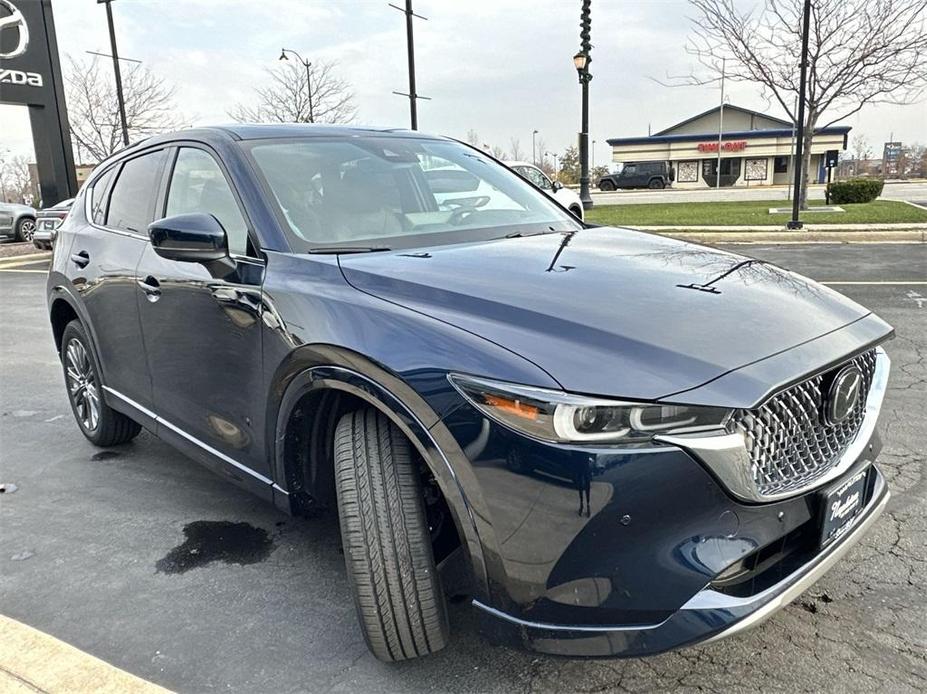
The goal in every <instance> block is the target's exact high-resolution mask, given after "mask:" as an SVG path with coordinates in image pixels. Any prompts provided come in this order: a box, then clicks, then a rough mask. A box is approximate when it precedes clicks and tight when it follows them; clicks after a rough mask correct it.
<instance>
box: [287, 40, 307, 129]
mask: <svg viewBox="0 0 927 694" xmlns="http://www.w3.org/2000/svg"><path fill="white" fill-rule="evenodd" d="M287 53H292V54H293V55H294V56H296V59H297V60H298V61H299V62H301V63H302V64H303V65H304V66H305V68H306V93H307V95H308V99H309V122H310V123H315V114H314V113H313V111H312V73H311V72H310V70H309V68H311V67H312V63H310V62H309V61H308V60H306V59H305V58H303V57H302V56H301V55H300V54H299V53H297V52H296V51H293V50H290V49H289V48H281V49H280V58H279V60H289V57H287Z"/></svg>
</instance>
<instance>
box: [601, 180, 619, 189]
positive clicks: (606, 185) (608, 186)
mask: <svg viewBox="0 0 927 694" xmlns="http://www.w3.org/2000/svg"><path fill="white" fill-rule="evenodd" d="M599 190H605V191H609V192H611V191H613V190H615V184H614V183H613V182H612V181H609V180H607V179H606V180H604V181H600V182H599Z"/></svg>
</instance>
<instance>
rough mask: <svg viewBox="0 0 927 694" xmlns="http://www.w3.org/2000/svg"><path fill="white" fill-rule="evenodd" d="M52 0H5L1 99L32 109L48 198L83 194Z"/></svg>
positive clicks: (1, 3) (0, 14) (0, 25)
mask: <svg viewBox="0 0 927 694" xmlns="http://www.w3.org/2000/svg"><path fill="white" fill-rule="evenodd" d="M51 2H52V0H0V103H4V104H17V105H20V106H25V107H27V108H28V109H29V123H30V124H31V126H32V142H33V147H34V150H35V158H36V166H37V168H38V174H39V187H40V189H41V198H42V203H43V204H45V205H53V204H55V203H56V202H59V201H61V200H63V199H65V198H70V197H74V195H75V194H76V193H77V181H76V180H75V177H74V158H73V155H72V153H71V135H70V130H69V128H68V113H67V106H66V105H65V98H64V80H63V79H62V78H61V63H60V61H59V60H58V42H57V40H56V38H55V20H54V16H53V15H52V7H51Z"/></svg>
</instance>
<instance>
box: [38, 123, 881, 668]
mask: <svg viewBox="0 0 927 694" xmlns="http://www.w3.org/2000/svg"><path fill="white" fill-rule="evenodd" d="M48 301H49V307H50V313H51V322H52V325H53V328H54V336H55V341H56V344H57V347H58V350H59V354H60V355H61V360H62V363H63V365H64V372H65V380H66V383H67V388H68V394H69V397H70V401H71V405H72V407H73V410H74V414H75V417H76V419H77V423H78V425H79V427H80V429H81V431H82V432H83V433H84V435H85V436H86V437H87V438H88V439H89V440H90V441H92V442H93V443H95V444H97V445H99V446H114V445H117V444H122V443H126V442H128V441H129V440H131V439H132V438H133V437H134V436H135V435H136V434H137V433H138V432H139V430H140V428H141V427H144V428H146V429H148V430H150V431H151V432H153V433H155V434H156V435H157V436H159V437H160V438H162V439H164V440H166V441H168V442H170V443H172V444H173V445H175V446H176V447H177V448H179V449H180V450H182V451H184V452H185V453H187V454H188V455H190V456H191V457H193V458H195V459H196V460H198V461H200V462H202V463H203V464H205V465H207V466H208V467H210V468H212V469H213V470H215V471H216V472H218V473H220V474H222V475H224V476H226V477H227V478H229V479H230V480H232V481H234V482H236V483H237V484H240V485H242V486H244V487H246V488H248V489H250V490H251V491H253V492H254V493H255V494H257V495H258V496H261V497H263V498H265V499H267V500H268V501H271V502H272V503H274V504H275V505H276V506H277V507H278V508H279V509H281V510H283V511H285V512H287V513H300V514H310V515H311V514H314V513H317V512H324V511H325V510H327V509H331V510H332V511H335V510H336V511H337V513H338V514H339V516H340V520H341V532H342V540H343V545H344V556H345V562H346V565H347V577H348V580H349V582H350V585H351V588H352V590H353V595H354V599H355V602H356V605H357V611H358V616H359V620H360V623H361V627H362V629H363V632H364V635H365V638H366V640H367V643H368V644H369V645H370V648H371V650H372V651H373V652H374V653H375V654H376V655H377V656H378V657H379V658H381V659H383V660H401V659H405V658H411V657H415V656H421V655H424V654H427V653H430V652H433V651H436V650H438V649H440V648H442V647H443V646H445V644H446V643H447V640H448V633H449V630H448V618H447V610H446V606H445V602H446V596H454V595H467V596H469V597H470V598H471V599H472V605H473V608H474V609H476V610H478V611H479V613H480V614H481V615H482V617H483V623H484V626H485V631H486V633H487V634H488V635H489V636H490V637H491V638H493V639H508V640H515V641H518V642H521V643H523V644H525V645H526V646H528V647H530V648H533V649H536V650H539V651H544V652H548V653H559V654H569V655H599V656H606V655H641V654H650V653H656V652H660V651H664V650H667V649H671V648H676V647H680V646H684V645H687V644H693V643H697V642H702V641H706V640H710V639H714V638H718V637H721V636H725V635H728V634H731V633H733V632H736V631H739V630H741V629H744V628H746V627H749V626H751V625H753V624H756V623H757V622H759V621H760V620H761V619H763V618H764V617H766V616H768V615H770V614H771V613H773V612H774V611H775V610H776V609H778V608H780V607H782V606H783V605H785V604H787V603H788V602H789V601H790V600H792V599H794V598H795V597H796V596H797V595H798V594H799V593H800V592H801V591H803V590H804V589H806V588H807V587H808V586H809V585H811V584H812V583H813V582H814V581H815V580H816V579H818V578H819V577H820V576H821V575H822V574H823V573H824V572H825V571H826V570H827V569H828V568H830V566H831V565H832V564H834V562H836V561H837V560H838V559H839V558H840V557H841V556H842V555H844V554H845V553H846V552H847V550H848V549H849V547H851V546H852V545H853V544H854V543H855V542H856V541H857V540H858V539H859V537H860V536H861V535H862V534H863V533H864V532H866V530H867V529H868V528H869V526H871V525H872V523H873V522H874V520H875V519H876V518H877V516H878V514H879V512H880V511H881V510H882V509H883V508H884V507H885V504H886V502H887V500H888V490H887V488H886V484H885V480H884V478H883V477H882V475H881V474H880V473H879V471H878V469H877V468H876V467H875V466H874V465H873V464H872V461H873V460H874V458H875V456H876V455H877V453H878V451H879V448H880V446H879V440H878V436H877V434H876V431H875V425H876V419H877V418H878V415H879V409H880V406H881V404H882V398H883V395H884V393H885V388H886V381H887V378H888V371H889V362H888V358H887V357H886V355H885V352H884V351H883V350H882V348H881V347H880V346H879V345H880V343H882V342H883V341H884V340H886V339H888V338H889V337H890V336H891V335H892V329H891V327H890V326H888V325H887V324H886V323H884V322H883V321H882V320H880V319H879V318H878V317H876V316H875V315H873V314H872V313H870V312H869V311H867V310H866V309H865V308H863V307H861V306H859V305H857V304H855V303H853V302H852V301H849V300H848V299H846V298H844V297H843V296H842V295H840V294H837V293H835V292H833V291H831V290H829V289H827V288H825V287H822V286H820V285H818V284H815V283H814V282H811V281H809V280H807V279H804V278H802V277H800V276H798V275H795V274H793V273H791V272H788V271H786V270H783V269H780V268H778V267H775V266H772V265H770V264H768V263H765V262H761V261H757V260H750V259H748V258H744V257H742V256H738V255H733V254H731V253H725V252H721V251H717V250H712V249H709V248H705V247H702V246H697V245H692V244H688V243H683V242H680V241H675V240H672V239H668V238H662V237H659V236H654V235H650V234H645V233H640V232H636V231H631V230H627V229H614V228H601V227H599V228H596V227H592V226H590V225H585V224H583V223H581V222H580V221H578V220H577V219H576V218H575V217H574V216H573V215H571V214H570V213H569V212H568V211H566V210H565V209H563V208H561V207H559V206H558V205H557V204H556V203H555V202H554V201H552V200H551V199H550V198H548V197H547V196H546V195H545V194H544V193H543V192H542V191H540V190H538V189H537V188H535V187H533V186H532V185H531V184H530V183H529V182H527V181H525V180H524V179H523V178H521V177H520V176H518V175H516V174H515V173H513V172H512V171H510V170H509V169H507V168H506V167H505V166H503V165H501V164H500V163H499V162H497V161H495V160H493V159H492V158H491V157H489V156H487V155H486V154H485V153H483V152H481V151H478V150H476V149H473V148H471V147H468V146H466V145H464V144H461V143H459V142H455V141H453V140H448V139H444V138H439V137H429V136H425V135H421V134H419V133H413V132H408V131H394V130H382V129H380V130H378V129H372V128H341V127H324V126H302V125H299V126H297V125H292V126H260V125H254V126H248V125H240V126H230V127H223V128H208V129H198V130H189V131H185V132H179V133H175V134H172V135H164V136H158V137H154V138H151V139H149V140H145V141H144V142H141V143H139V144H136V145H134V146H132V147H130V148H128V149H126V150H124V151H122V152H120V153H118V154H117V155H115V156H114V157H112V158H111V159H110V160H108V161H106V162H104V163H103V164H101V165H100V166H99V167H98V168H97V170H96V171H95V172H94V174H93V176H92V177H91V179H90V180H89V181H88V183H87V184H86V185H85V186H84V188H83V190H82V191H81V193H80V195H79V196H78V198H77V200H76V202H75V203H74V205H73V208H72V210H71V213H70V215H69V216H68V218H67V219H66V220H65V222H64V223H63V224H62V226H61V227H60V229H59V232H58V240H57V243H56V244H55V251H54V262H53V268H52V270H51V273H50V275H49V279H48ZM229 512H230V513H232V514H234V510H233V509H230V510H229ZM166 580H167V579H166Z"/></svg>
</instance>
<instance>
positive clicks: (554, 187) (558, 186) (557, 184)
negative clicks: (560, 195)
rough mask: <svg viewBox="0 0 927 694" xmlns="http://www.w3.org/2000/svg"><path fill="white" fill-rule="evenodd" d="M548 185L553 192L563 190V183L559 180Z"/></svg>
mask: <svg viewBox="0 0 927 694" xmlns="http://www.w3.org/2000/svg"><path fill="white" fill-rule="evenodd" d="M550 187H551V190H553V191H554V192H555V193H556V192H557V191H558V190H563V184H562V183H561V182H560V181H554V182H553V183H551V184H550Z"/></svg>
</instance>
